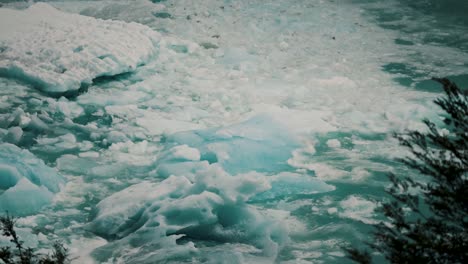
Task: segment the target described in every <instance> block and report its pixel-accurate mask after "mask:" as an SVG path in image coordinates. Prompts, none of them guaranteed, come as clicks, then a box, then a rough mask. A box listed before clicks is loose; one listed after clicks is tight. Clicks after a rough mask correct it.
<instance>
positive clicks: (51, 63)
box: [0, 0, 468, 264]
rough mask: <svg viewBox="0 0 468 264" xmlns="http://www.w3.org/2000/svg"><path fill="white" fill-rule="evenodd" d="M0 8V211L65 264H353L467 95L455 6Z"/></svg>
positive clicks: (298, 3)
mask: <svg viewBox="0 0 468 264" xmlns="http://www.w3.org/2000/svg"><path fill="white" fill-rule="evenodd" d="M0 3H1V4H0V5H1V7H0V211H1V212H0V214H3V213H4V212H5V211H8V212H9V214H11V215H13V216H16V217H18V220H17V228H18V233H19V235H20V236H21V239H22V240H24V242H25V245H26V246H30V247H34V248H41V250H43V252H45V253H47V250H48V249H50V248H51V245H52V242H53V241H61V243H63V244H64V245H65V246H66V247H67V248H68V249H69V252H70V259H71V261H72V263H255V264H256V263H349V262H350V260H349V259H347V257H346V254H345V253H344V251H343V247H345V246H346V245H349V244H355V245H356V244H358V243H362V241H364V240H366V239H367V238H368V237H369V231H370V230H371V224H373V223H376V222H377V221H379V220H380V219H381V218H382V216H381V215H380V214H379V213H378V212H376V211H374V209H376V208H377V207H378V206H379V203H380V202H381V201H383V200H385V199H388V197H387V195H386V194H385V188H386V187H388V185H389V180H388V177H387V175H388V173H390V172H393V173H395V174H405V175H408V174H412V173H415V172H412V171H409V170H408V169H407V168H405V167H404V166H402V165H401V164H400V163H398V162H396V161H395V159H396V158H398V157H403V156H405V155H406V154H407V153H406V150H405V149H404V148H403V147H401V146H399V144H398V141H397V140H396V139H394V138H393V136H392V134H393V133H394V132H402V131H405V130H407V129H424V125H423V124H422V122H421V120H422V119H424V118H431V119H432V120H440V118H439V117H438V116H439V113H440V112H439V111H440V110H439V109H438V108H437V107H436V106H435V105H434V103H433V100H434V98H436V97H437V96H439V95H440V94H441V92H442V88H441V87H440V85H438V84H437V83H435V82H432V81H430V78H431V77H449V78H450V79H452V80H453V81H455V82H457V84H458V85H459V86H461V87H467V86H468V15H467V14H468V2H467V1H464V0H459V1H457V0H385V1H384V0H197V1H195V0H153V1H148V0H121V1H117V0H102V1H78V0H76V1H73V0H70V1H66V0H54V1H10V0H6V1H0ZM9 243H10V242H9V239H8V238H6V237H2V236H0V246H2V245H8V244H9Z"/></svg>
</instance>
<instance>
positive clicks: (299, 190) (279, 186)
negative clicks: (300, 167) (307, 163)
mask: <svg viewBox="0 0 468 264" xmlns="http://www.w3.org/2000/svg"><path fill="white" fill-rule="evenodd" d="M268 180H269V181H270V184H271V189H270V190H268V191H266V192H263V193H260V194H258V195H256V196H255V197H253V199H252V200H254V201H257V200H264V199H280V198H282V197H287V196H291V195H303V194H313V193H323V192H329V191H333V190H335V186H332V185H329V184H326V183H325V182H323V181H322V180H320V179H317V178H315V177H311V176H309V175H304V174H297V173H291V172H283V173H280V174H277V175H274V176H270V177H268Z"/></svg>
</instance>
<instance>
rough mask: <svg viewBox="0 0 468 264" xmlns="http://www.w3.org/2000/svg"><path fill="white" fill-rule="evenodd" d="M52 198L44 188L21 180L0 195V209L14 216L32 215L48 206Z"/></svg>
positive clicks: (23, 179) (24, 179)
mask: <svg viewBox="0 0 468 264" xmlns="http://www.w3.org/2000/svg"><path fill="white" fill-rule="evenodd" d="M53 196H54V195H53V194H52V193H51V192H50V191H49V190H48V189H47V188H45V187H44V186H37V185H35V184H33V183H31V182H30V181H29V180H28V179H26V178H21V180H19V181H18V182H17V183H16V185H15V186H13V187H11V188H9V189H7V190H6V191H5V192H4V193H3V194H1V195H0V208H2V210H6V211H8V212H11V213H12V214H14V215H27V214H32V213H35V212H37V211H38V210H39V209H40V208H42V207H43V206H45V205H47V204H50V202H51V201H52V198H53Z"/></svg>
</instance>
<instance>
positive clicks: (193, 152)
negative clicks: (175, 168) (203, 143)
mask: <svg viewBox="0 0 468 264" xmlns="http://www.w3.org/2000/svg"><path fill="white" fill-rule="evenodd" d="M164 160H166V161H167V160H179V161H180V160H182V161H199V160H200V151H198V149H196V148H191V147H189V146H187V145H180V146H175V147H173V148H171V149H170V150H169V153H167V154H166V157H164Z"/></svg>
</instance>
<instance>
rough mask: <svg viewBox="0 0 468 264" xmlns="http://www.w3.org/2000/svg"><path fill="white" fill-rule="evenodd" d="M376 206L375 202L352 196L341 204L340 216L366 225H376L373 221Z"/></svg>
mask: <svg viewBox="0 0 468 264" xmlns="http://www.w3.org/2000/svg"><path fill="white" fill-rule="evenodd" d="M376 206H377V205H376V204H375V203H374V202H371V201H368V200H365V199H364V198H361V197H359V196H355V195H351V196H349V197H348V198H347V199H346V200H343V201H341V202H340V207H341V210H340V212H339V213H338V215H339V216H340V217H344V218H351V219H354V220H358V221H361V222H363V223H366V224H375V223H376V221H375V220H374V219H373V216H374V210H375V208H376Z"/></svg>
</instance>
